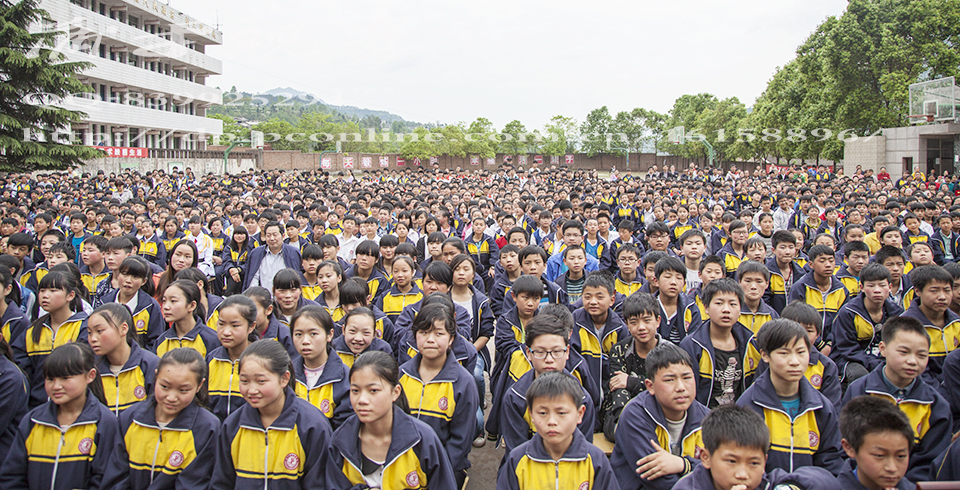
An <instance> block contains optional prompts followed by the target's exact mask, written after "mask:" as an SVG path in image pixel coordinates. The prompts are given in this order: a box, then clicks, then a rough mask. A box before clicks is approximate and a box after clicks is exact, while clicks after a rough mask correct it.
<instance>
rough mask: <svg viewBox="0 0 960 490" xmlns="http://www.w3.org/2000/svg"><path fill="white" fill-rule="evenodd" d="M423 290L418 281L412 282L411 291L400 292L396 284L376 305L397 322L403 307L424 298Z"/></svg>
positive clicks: (391, 319)
mask: <svg viewBox="0 0 960 490" xmlns="http://www.w3.org/2000/svg"><path fill="white" fill-rule="evenodd" d="M423 296H424V294H423V291H422V290H421V289H420V288H418V287H417V285H416V283H411V284H410V291H408V292H406V293H402V292H400V288H398V287H397V285H396V284H394V285H392V286H390V289H388V290H387V292H386V293H384V294H383V296H381V297H380V299H378V300H377V301H376V303H375V304H376V307H377V308H380V310H382V311H383V313H384V314H385V315H387V318H389V319H390V321H392V322H394V323H396V321H397V318H398V317H400V313H402V312H403V309H404V308H406V307H407V306H409V305H412V304H414V303H417V302H419V301H420V300H422V299H423Z"/></svg>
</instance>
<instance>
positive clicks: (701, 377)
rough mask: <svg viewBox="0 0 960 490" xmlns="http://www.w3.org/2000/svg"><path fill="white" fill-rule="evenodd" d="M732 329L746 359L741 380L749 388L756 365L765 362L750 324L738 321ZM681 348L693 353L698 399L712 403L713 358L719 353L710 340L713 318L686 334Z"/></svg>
mask: <svg viewBox="0 0 960 490" xmlns="http://www.w3.org/2000/svg"><path fill="white" fill-rule="evenodd" d="M731 333H732V334H733V337H734V338H735V339H736V340H737V352H738V353H739V355H740V358H741V359H742V360H743V378H742V379H741V380H740V382H741V383H742V387H743V389H744V390H746V389H747V388H748V387H749V386H750V385H751V384H753V380H754V378H755V377H756V375H757V369H759V367H760V364H761V363H762V362H763V361H762V360H761V359H760V349H758V348H757V346H756V344H755V342H754V337H753V332H751V331H750V330H748V329H747V327H744V326H743V325H741V324H739V323H736V324H734V325H733V328H732V330H731ZM680 348H681V349H683V350H685V351H687V353H688V354H690V359H692V360H693V363H694V365H695V366H697V369H696V371H697V401H698V402H700V403H702V404H703V405H705V406H710V399H711V398H713V359H714V355H715V354H716V350H714V348H713V342H712V341H711V340H710V320H707V321H704V322H703V324H701V325H700V326H699V327H697V328H696V329H695V330H693V331H692V332H691V333H690V335H687V336H686V337H684V339H683V340H682V341H681V342H680Z"/></svg>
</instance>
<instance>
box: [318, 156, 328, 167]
mask: <svg viewBox="0 0 960 490" xmlns="http://www.w3.org/2000/svg"><path fill="white" fill-rule="evenodd" d="M320 168H330V159H329V158H321V159H320Z"/></svg>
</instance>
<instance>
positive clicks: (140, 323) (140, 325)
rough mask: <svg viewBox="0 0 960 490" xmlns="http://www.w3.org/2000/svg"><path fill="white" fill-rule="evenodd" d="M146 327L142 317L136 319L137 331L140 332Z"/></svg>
mask: <svg viewBox="0 0 960 490" xmlns="http://www.w3.org/2000/svg"><path fill="white" fill-rule="evenodd" d="M146 328H147V322H145V321H143V319H140V320H137V331H138V332H142V331H143V330H144V329H146Z"/></svg>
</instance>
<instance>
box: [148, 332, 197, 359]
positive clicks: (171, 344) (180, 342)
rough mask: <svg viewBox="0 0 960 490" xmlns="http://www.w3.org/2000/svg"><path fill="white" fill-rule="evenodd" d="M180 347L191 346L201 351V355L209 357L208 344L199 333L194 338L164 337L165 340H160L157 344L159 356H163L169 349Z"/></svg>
mask: <svg viewBox="0 0 960 490" xmlns="http://www.w3.org/2000/svg"><path fill="white" fill-rule="evenodd" d="M178 347H189V348H191V349H193V350H195V351H197V352H199V353H200V355H201V356H203V357H207V346H206V344H204V343H203V339H202V338H200V336H199V335H197V336H196V337H195V338H194V339H193V340H190V339H178V338H176V337H174V338H168V339H164V340H163V342H160V344H159V345H157V357H163V355H164V354H166V353H167V351H171V350H173V349H176V348H178Z"/></svg>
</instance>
